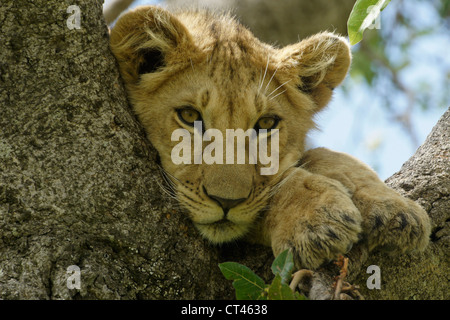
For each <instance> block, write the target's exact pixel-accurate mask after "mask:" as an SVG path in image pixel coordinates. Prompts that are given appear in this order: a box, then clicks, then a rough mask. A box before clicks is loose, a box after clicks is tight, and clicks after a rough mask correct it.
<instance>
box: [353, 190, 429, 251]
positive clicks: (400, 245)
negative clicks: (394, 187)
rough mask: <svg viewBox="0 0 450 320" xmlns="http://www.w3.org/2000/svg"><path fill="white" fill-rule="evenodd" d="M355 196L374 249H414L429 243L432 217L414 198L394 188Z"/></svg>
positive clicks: (360, 193)
mask: <svg viewBox="0 0 450 320" xmlns="http://www.w3.org/2000/svg"><path fill="white" fill-rule="evenodd" d="M354 199H355V200H356V201H355V202H356V203H357V206H358V208H359V209H360V211H361V213H362V215H363V223H362V226H363V232H364V236H365V237H366V238H367V241H368V243H369V248H370V249H371V250H372V249H375V248H380V249H383V250H387V251H395V252H412V251H422V250H423V249H425V247H426V246H427V245H428V242H429V238H430V233H431V224H430V218H429V217H428V215H427V213H426V212H425V210H424V209H422V208H421V207H420V206H419V205H418V204H417V203H415V202H414V201H412V200H410V199H407V198H404V197H402V196H400V195H399V194H397V193H396V192H394V191H391V190H389V193H388V194H386V192H384V193H381V192H367V191H365V192H359V193H355V195H354ZM358 204H360V205H358Z"/></svg>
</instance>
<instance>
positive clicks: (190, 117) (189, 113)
mask: <svg viewBox="0 0 450 320" xmlns="http://www.w3.org/2000/svg"><path fill="white" fill-rule="evenodd" d="M177 113H178V117H179V118H180V120H181V121H183V122H184V123H185V124H187V125H189V126H194V121H201V120H202V117H201V116H200V113H199V112H198V111H196V110H194V109H192V108H190V107H187V108H183V109H178V110H177Z"/></svg>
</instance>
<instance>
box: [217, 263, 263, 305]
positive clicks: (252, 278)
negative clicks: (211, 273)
mask: <svg viewBox="0 0 450 320" xmlns="http://www.w3.org/2000/svg"><path fill="white" fill-rule="evenodd" d="M219 268H220V271H222V273H223V275H224V276H225V278H227V279H228V280H234V281H233V287H234V289H235V290H236V299H237V300H247V299H250V300H256V299H258V298H259V297H260V296H261V293H262V292H263V290H264V288H265V283H264V280H263V279H261V278H260V277H259V276H257V275H256V274H255V273H254V272H253V271H252V270H250V269H249V268H247V267H246V266H243V265H241V264H239V263H236V262H224V263H221V264H219Z"/></svg>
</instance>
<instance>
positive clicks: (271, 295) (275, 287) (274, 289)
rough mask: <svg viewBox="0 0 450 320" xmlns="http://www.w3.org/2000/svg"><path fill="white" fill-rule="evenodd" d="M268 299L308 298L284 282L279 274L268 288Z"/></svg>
mask: <svg viewBox="0 0 450 320" xmlns="http://www.w3.org/2000/svg"><path fill="white" fill-rule="evenodd" d="M267 299H268V300H305V299H306V298H305V297H304V296H302V295H301V294H299V293H298V292H295V293H294V292H293V291H292V289H291V288H290V287H289V286H288V285H287V284H285V283H282V281H281V276H280V275H279V274H277V275H276V276H275V278H274V279H273V281H272V284H271V285H270V286H269V287H268V288H267Z"/></svg>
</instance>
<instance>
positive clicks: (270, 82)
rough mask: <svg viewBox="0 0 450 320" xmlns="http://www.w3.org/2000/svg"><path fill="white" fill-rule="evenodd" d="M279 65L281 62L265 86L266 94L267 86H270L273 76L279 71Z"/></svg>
mask: <svg viewBox="0 0 450 320" xmlns="http://www.w3.org/2000/svg"><path fill="white" fill-rule="evenodd" d="M279 67H280V64H278V65H277V68H276V69H275V71H274V72H273V74H272V77H270V80H269V82H268V83H267V85H266V87H265V88H264V94H266V92H267V88H268V87H269V85H270V83H271V82H272V79H273V77H275V74H276V73H277V71H278V68H279Z"/></svg>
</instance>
